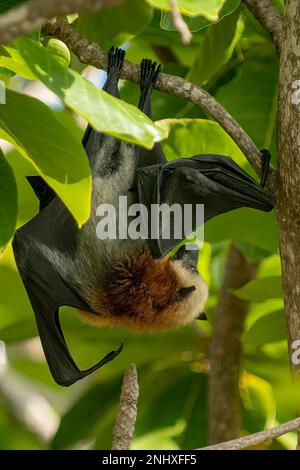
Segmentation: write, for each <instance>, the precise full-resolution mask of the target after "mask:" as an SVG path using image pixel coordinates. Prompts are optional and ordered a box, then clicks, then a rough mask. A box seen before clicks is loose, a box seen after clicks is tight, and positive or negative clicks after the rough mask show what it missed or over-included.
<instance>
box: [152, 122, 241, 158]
mask: <svg viewBox="0 0 300 470" xmlns="http://www.w3.org/2000/svg"><path fill="white" fill-rule="evenodd" d="M157 125H159V126H160V127H161V128H162V129H165V131H166V132H168V134H169V136H168V138H167V140H166V141H164V142H163V148H164V151H165V153H166V156H167V158H168V159H169V160H174V159H176V158H183V157H192V156H193V155H201V154H210V153H212V154H213V153H214V154H221V155H227V156H230V157H231V158H233V159H234V160H235V161H236V162H237V163H238V164H241V165H243V164H246V159H245V157H244V155H243V153H242V151H241V150H240V148H239V147H238V146H237V145H236V143H235V142H234V141H233V140H232V138H231V137H230V136H229V135H228V134H227V133H226V132H225V131H224V129H223V128H222V127H221V126H220V125H219V124H218V123H216V122H214V121H209V120H206V119H164V120H162V121H158V122H157Z"/></svg>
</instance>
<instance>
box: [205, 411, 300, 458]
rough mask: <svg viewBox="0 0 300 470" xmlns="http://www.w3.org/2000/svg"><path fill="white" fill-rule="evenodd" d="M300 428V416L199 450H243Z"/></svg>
mask: <svg viewBox="0 0 300 470" xmlns="http://www.w3.org/2000/svg"><path fill="white" fill-rule="evenodd" d="M299 429H300V418H296V419H293V420H292V421H288V422H287V423H283V424H280V425H279V426H275V427H274V428H271V429H267V430H266V431H261V432H256V433H255V434H250V436H245V437H241V438H239V439H234V440H232V441H227V442H222V443H221V444H216V445H213V446H208V447H202V448H201V449H198V450H241V449H246V448H247V447H253V446H257V445H258V444H263V443H264V442H267V441H270V440H271V439H274V438H275V437H279V436H283V435H284V434H287V433H288V432H291V431H297V430H299Z"/></svg>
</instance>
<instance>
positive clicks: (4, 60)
mask: <svg viewBox="0 0 300 470" xmlns="http://www.w3.org/2000/svg"><path fill="white" fill-rule="evenodd" d="M3 51H4V52H5V55H3V54H1V56H0V66H1V67H5V68H7V69H8V70H11V71H12V72H14V73H16V74H18V75H20V76H21V77H24V78H26V79H27V80H35V79H36V77H35V75H34V74H33V73H32V71H31V70H30V68H29V67H28V65H27V64H26V62H24V59H23V57H22V56H21V54H20V52H19V51H18V49H16V48H15V47H12V46H5V47H3Z"/></svg>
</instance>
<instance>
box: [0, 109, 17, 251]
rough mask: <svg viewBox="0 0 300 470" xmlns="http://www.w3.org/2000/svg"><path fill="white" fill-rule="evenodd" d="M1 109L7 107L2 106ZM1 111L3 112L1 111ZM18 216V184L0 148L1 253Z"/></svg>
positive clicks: (12, 232) (11, 233)
mask: <svg viewBox="0 0 300 470" xmlns="http://www.w3.org/2000/svg"><path fill="white" fill-rule="evenodd" d="M0 107H1V108H2V107H5V106H4V105H0ZM0 111H1V110H0ZM17 214H18V193H17V184H16V180H15V177H14V173H13V171H12V168H11V167H10V165H9V164H8V163H7V161H6V160H5V158H4V155H3V153H2V150H1V148H0V253H1V251H2V249H3V248H4V247H5V246H6V244H7V243H8V242H9V240H10V239H11V237H12V236H13V234H14V231H15V228H16V223H17Z"/></svg>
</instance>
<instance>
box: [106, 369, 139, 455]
mask: <svg viewBox="0 0 300 470" xmlns="http://www.w3.org/2000/svg"><path fill="white" fill-rule="evenodd" d="M138 398H139V384H138V377H137V370H136V366H135V364H131V366H130V367H129V368H128V370H127V372H126V373H125V376H124V381H123V385H122V390H121V396H120V404H119V411H118V415H117V419H116V423H115V427H114V431H113V444H112V450H129V448H130V444H131V441H132V438H133V433H134V428H135V421H136V416H137V401H138Z"/></svg>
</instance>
